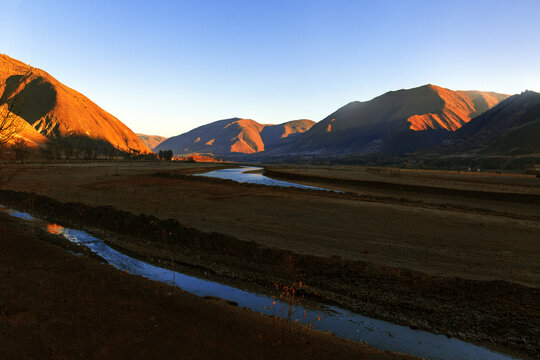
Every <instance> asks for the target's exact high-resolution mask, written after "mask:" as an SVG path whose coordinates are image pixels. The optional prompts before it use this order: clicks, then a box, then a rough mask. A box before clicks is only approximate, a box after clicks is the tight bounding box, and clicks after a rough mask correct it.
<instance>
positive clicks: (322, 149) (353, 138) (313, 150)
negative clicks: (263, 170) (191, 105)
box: [156, 84, 508, 159]
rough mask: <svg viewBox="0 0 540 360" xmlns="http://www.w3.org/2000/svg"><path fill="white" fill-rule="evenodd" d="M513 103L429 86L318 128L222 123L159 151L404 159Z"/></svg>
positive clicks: (395, 94) (303, 123)
mask: <svg viewBox="0 0 540 360" xmlns="http://www.w3.org/2000/svg"><path fill="white" fill-rule="evenodd" d="M507 97H508V95H505V94H498V93H494V92H482V91H452V90H449V89H445V88H442V87H439V86H435V85H431V84H428V85H424V86H420V87H417V88H413V89H404V90H398V91H390V92H388V93H386V94H383V95H381V96H378V97H376V98H374V99H372V100H370V101H365V102H359V101H355V102H352V103H349V104H347V105H345V106H343V107H342V108H340V109H338V110H336V111H335V112H333V113H332V114H330V115H328V116H327V117H326V118H324V119H323V120H321V121H320V122H318V123H314V122H312V121H308V120H296V121H292V122H288V123H285V124H281V125H271V126H269V125H261V124H259V123H257V122H255V121H253V120H250V119H240V118H233V119H227V120H220V121H216V122H213V123H210V124H207V125H203V126H201V127H198V128H196V129H194V130H191V131H189V132H187V133H185V134H181V135H179V136H175V137H172V138H170V139H168V140H167V141H164V142H163V143H161V144H160V145H159V146H158V147H157V148H156V149H158V150H166V149H169V150H173V152H174V153H175V154H178V155H183V154H190V153H205V154H208V153H211V154H214V155H217V156H221V157H231V156H236V157H238V155H240V154H250V156H249V158H250V159H254V155H257V156H258V157H261V158H271V157H277V158H279V157H281V156H286V155H290V154H299V155H311V156H329V155H343V154H345V155H346V154H371V153H383V154H401V153H405V152H411V151H417V150H420V149H424V148H428V147H431V146H434V145H438V144H439V143H440V142H441V141H442V140H444V139H446V138H447V137H448V136H449V134H450V133H452V132H454V131H456V130H457V129H459V128H461V127H462V126H463V125H464V124H467V123H468V122H469V121H470V120H471V119H472V118H474V117H475V116H478V115H480V114H482V113H484V112H485V111H487V110H489V109H490V108H492V107H493V106H495V105H497V104H498V103H499V102H500V101H502V100H504V99H506V98H507Z"/></svg>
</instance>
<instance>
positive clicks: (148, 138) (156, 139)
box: [135, 134, 168, 150]
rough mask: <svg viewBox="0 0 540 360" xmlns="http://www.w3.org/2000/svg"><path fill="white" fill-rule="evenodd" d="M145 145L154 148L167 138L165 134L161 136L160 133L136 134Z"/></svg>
mask: <svg viewBox="0 0 540 360" xmlns="http://www.w3.org/2000/svg"><path fill="white" fill-rule="evenodd" d="M135 135H137V137H138V138H139V139H141V141H142V142H143V144H144V145H146V147H147V148H149V149H150V150H154V149H155V148H156V146H158V145H159V144H161V143H162V142H164V141H165V140H167V139H168V138H166V137H165V136H159V135H145V134H135Z"/></svg>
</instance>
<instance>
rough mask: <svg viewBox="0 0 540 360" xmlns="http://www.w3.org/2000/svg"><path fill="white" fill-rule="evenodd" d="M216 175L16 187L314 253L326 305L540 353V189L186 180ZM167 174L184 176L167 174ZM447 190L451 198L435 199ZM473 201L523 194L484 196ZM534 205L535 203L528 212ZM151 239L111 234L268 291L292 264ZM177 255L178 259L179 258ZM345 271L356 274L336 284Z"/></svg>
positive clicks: (134, 169) (398, 178)
mask: <svg viewBox="0 0 540 360" xmlns="http://www.w3.org/2000/svg"><path fill="white" fill-rule="evenodd" d="M216 166H219V167H223V166H224V165H210V164H169V163H137V162H133V163H95V164H49V165H39V164H35V165H26V166H24V167H23V168H24V172H21V173H20V174H19V175H18V176H17V178H16V180H15V181H14V182H13V183H12V184H11V185H10V187H11V188H12V189H14V190H24V191H34V192H36V193H40V194H43V195H47V196H50V197H53V198H55V199H58V200H60V201H64V202H66V201H80V202H83V203H87V204H90V205H112V206H113V207H114V208H117V209H120V210H125V211H130V212H132V213H134V214H141V213H143V214H151V215H154V216H156V217H157V218H160V219H168V218H173V219H177V220H178V221H179V222H180V223H181V224H183V225H187V226H190V227H194V228H196V229H199V230H202V231H204V232H214V231H215V232H218V233H221V234H225V235H230V236H234V237H235V238H237V239H239V240H247V241H254V242H256V243H257V244H261V245H264V246H267V247H271V248H277V249H284V250H288V251H291V252H292V254H294V256H295V257H296V258H297V259H300V260H301V259H302V256H304V258H305V259H307V258H308V257H307V256H314V257H315V258H313V259H314V260H313V261H315V262H316V261H323V262H322V263H321V264H324V266H321V267H320V268H321V269H323V270H325V271H327V273H326V274H322V273H321V274H319V273H316V271H315V270H310V269H311V267H310V266H309V264H304V265H301V266H300V265H299V266H300V267H301V270H303V271H304V273H303V274H304V276H305V277H306V278H309V279H310V280H309V282H308V284H309V285H315V286H317V287H319V289H322V290H323V291H321V293H320V294H319V296H320V297H322V298H326V299H327V300H332V301H336V302H338V303H341V304H342V305H343V304H345V305H347V304H348V305H349V307H351V308H353V309H356V310H359V311H362V312H364V313H366V314H367V315H373V316H376V317H381V318H386V319H389V320H392V321H395V322H399V323H403V324H408V325H414V326H418V327H421V328H426V329H430V330H433V331H437V332H445V333H447V334H451V335H454V336H460V337H462V338H465V339H468V340H471V341H477V342H480V343H483V344H486V343H487V344H488V345H490V346H492V347H496V348H498V347H502V348H503V349H504V350H505V351H509V352H514V353H517V354H520V355H522V356H533V355H531V354H535V352H537V351H538V348H537V347H534V346H532V347H531V344H533V343H534V342H535V341H536V340H535V339H537V338H538V333H537V331H536V332H535V330H534V329H538V328H539V327H538V326H537V325H538V314H539V313H540V309H539V308H538V303H539V302H538V301H537V300H539V299H538V294H537V289H538V288H539V287H540V275H539V274H540V256H539V255H538V254H540V248H539V247H540V242H539V239H540V236H539V234H540V220H539V218H538V214H540V203H538V202H535V199H536V197H535V196H537V195H538V188H537V187H536V186H535V182H536V181H538V180H540V179H536V178H531V177H526V176H514V175H510V176H503V175H502V174H494V175H491V174H482V175H478V174H475V175H472V174H457V173H444V172H426V171H422V172H414V171H411V170H407V171H401V170H397V169H387V168H363V167H330V168H319V167H310V168H302V169H297V168H283V167H279V168H276V167H273V168H270V169H269V171H274V174H275V175H278V176H279V175H280V174H281V176H283V177H285V178H286V177H288V176H291V174H292V175H302V176H304V178H303V179H302V180H299V181H301V182H305V183H307V184H310V185H319V186H326V187H332V188H335V189H338V190H343V191H352V192H357V193H362V194H364V196H362V197H358V196H357V195H354V194H350V193H344V194H336V193H330V192H317V191H304V190H294V189H282V188H279V189H276V188H267V187H262V186H249V185H241V184H235V183H230V182H223V181H214V180H211V179H204V178H203V179H201V178H195V179H193V178H186V177H185V176H184V174H189V173H193V172H197V171H203V170H207V169H212V168H216ZM158 171H159V172H161V173H167V174H172V175H173V176H172V177H163V176H155V175H154V174H155V173H156V172H158ZM175 176H176V177H175ZM343 179H345V180H352V181H350V182H341V180H343ZM468 179H470V181H468ZM338 180H339V181H338ZM366 181H367V182H369V183H366ZM371 183H378V184H379V183H391V184H393V186H392V187H386V185H384V186H372V185H371ZM396 186H397V187H396ZM407 186H409V187H407ZM410 186H414V187H410ZM417 187H420V188H423V190H424V191H417V190H415V189H417ZM501 187H504V189H503V188H501ZM439 188H443V189H445V191H443V192H442V193H440V192H433V189H439ZM464 190H467V191H480V190H481V191H482V192H483V193H495V194H496V193H499V192H504V193H506V194H508V196H509V197H508V198H507V197H503V198H497V197H495V198H490V197H489V196H488V197H487V198H486V199H482V198H475V197H472V198H471V197H469V196H467V195H466V194H468V193H463V192H462V191H464ZM456 191H457V192H456ZM463 194H465V195H463ZM513 194H515V199H514V197H513V196H514V195H513ZM505 196H506V195H505ZM520 196H521V197H523V196H525V199H526V200H527V201H528V202H527V203H521V202H520V201H516V199H522V198H521V197H520ZM148 240H150V239H146V240H143V239H141V240H140V241H139V240H136V238H134V237H133V236H127V237H123V236H118V237H115V236H111V237H110V241H113V242H114V245H115V246H117V247H119V248H122V249H124V250H126V251H128V252H130V253H132V254H134V255H138V256H140V257H142V258H145V259H146V260H148V261H154V262H157V263H160V261H161V264H162V265H164V266H170V265H167V264H171V263H172V262H174V263H175V264H191V265H190V266H195V267H198V268H204V269H208V271H209V272H210V273H211V274H214V275H213V276H215V277H218V278H220V280H223V281H226V282H227V281H228V282H234V281H235V280H233V279H237V280H236V281H238V282H240V285H242V286H244V285H245V284H246V283H248V284H251V286H256V287H257V286H259V287H260V286H265V285H264V284H267V283H272V282H273V281H275V279H272V278H271V277H272V273H273V272H274V273H275V274H277V275H276V276H279V271H280V270H279V266H276V267H272V265H271V264H266V263H265V260H264V257H261V258H256V259H254V261H257V264H256V266H255V264H251V263H249V256H248V257H245V256H244V257H235V256H233V255H231V254H229V253H228V252H227V250H223V251H224V252H223V251H222V252H221V253H219V254H218V253H215V254H214V253H212V252H206V253H205V252H204V251H202V252H200V251H199V252H196V253H193V256H189V255H182V254H186V252H185V251H184V250H185V249H183V248H182V246H179V247H178V248H174V247H172V248H165V246H163V245H160V244H159V242H156V243H154V242H148ZM149 244H150V245H149ZM171 249H172V250H171ZM171 252H174V253H175V254H177V255H176V256H175V257H174V258H173V259H172V260H171V255H170V254H171ZM195 255H196V256H195ZM332 256H334V258H331V257H332ZM316 258H317V259H329V260H328V261H327V260H316ZM325 261H326V262H325ZM334 262H335V264H334ZM349 262H350V263H349ZM339 264H341V265H340V266H341V268H342V269H344V268H347V266H350V271H347V272H343V271H342V272H341V273H339V274H338V273H335V274H334V267H335V266H334V265H336V266H337V265H339ZM344 264H349V265H344ZM278 265H279V264H278ZM400 269H401V270H400ZM182 270H183V269H182ZM400 271H401V272H400ZM410 271H412V272H411V273H409V272H410ZM417 272H418V273H417ZM310 276H311V278H310ZM227 278H228V280H227ZM465 279H467V280H465ZM492 280H497V281H495V282H493V281H492ZM501 280H503V281H504V282H500V281H501ZM242 282H244V283H242ZM396 294H397V295H396ZM517 294H522V295H519V296H518V295H517ZM454 297H455V298H454ZM411 304H415V305H414V306H413V307H411ZM449 309H451V310H450V311H449ZM434 314H436V315H434ZM516 319H520V320H519V321H518V320H516ZM525 324H526V325H525ZM522 325H523V326H522ZM520 332H521V334H519V333H520ZM525 332H527V334H526V335H524V334H525ZM520 336H525V338H526V339H527V343H526V344H523V343H521V338H520ZM490 339H491V340H490ZM490 342H495V343H491V344H489V343H490Z"/></svg>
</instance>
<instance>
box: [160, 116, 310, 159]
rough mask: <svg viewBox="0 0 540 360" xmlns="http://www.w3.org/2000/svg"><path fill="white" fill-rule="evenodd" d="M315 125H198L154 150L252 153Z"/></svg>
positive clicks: (244, 122) (297, 122)
mask: <svg viewBox="0 0 540 360" xmlns="http://www.w3.org/2000/svg"><path fill="white" fill-rule="evenodd" d="M313 124H315V122H313V121H311V120H294V121H289V122H286V123H283V124H279V125H263V124H259V123H258V122H256V121H254V120H251V119H241V118H232V119H226V120H219V121H215V122H213V123H210V124H207V125H203V126H200V127H198V128H196V129H193V130H191V131H189V132H187V133H185V134H181V135H178V136H174V137H171V138H169V139H167V140H165V141H164V142H162V143H161V144H159V145H158V146H157V147H156V149H155V150H156V151H159V150H172V151H173V152H174V154H175V155H188V154H195V153H198V154H214V155H218V156H227V155H230V154H254V153H260V152H263V151H267V150H269V149H273V148H276V147H278V146H280V145H281V144H283V143H285V142H288V141H290V140H291V139H292V138H294V136H296V135H298V134H301V133H303V132H305V131H307V130H309V129H310V128H311V127H312V126H313Z"/></svg>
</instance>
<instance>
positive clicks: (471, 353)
mask: <svg viewBox="0 0 540 360" xmlns="http://www.w3.org/2000/svg"><path fill="white" fill-rule="evenodd" d="M244 170H245V169H244ZM220 171H221V170H220ZM280 186H283V185H280ZM0 211H1V212H4V213H9V214H10V215H11V216H14V217H16V218H19V219H21V220H22V221H26V222H31V223H33V225H34V226H38V227H42V228H44V229H46V230H47V231H49V232H50V233H53V234H56V235H59V236H63V237H64V238H66V239H67V240H69V241H71V242H73V243H76V244H78V245H80V246H85V247H87V248H88V249H90V250H91V251H92V252H93V253H95V254H97V255H99V256H100V257H101V258H102V259H104V261H106V262H108V263H109V264H111V265H113V266H114V267H116V268H117V269H119V270H122V271H128V272H129V273H131V274H133V275H139V276H142V277H145V278H148V279H151V280H155V281H160V282H163V283H167V284H170V285H173V286H177V287H180V288H182V289H183V290H185V291H188V292H190V293H193V294H195V295H198V296H201V297H202V296H215V297H220V298H223V299H226V300H229V301H234V302H236V303H237V304H238V306H240V307H248V308H250V309H252V310H254V311H257V312H260V313H263V314H267V315H277V316H281V315H282V314H286V313H287V311H286V309H287V306H288V305H287V304H284V303H280V302H276V305H275V306H274V305H273V301H274V299H273V298H272V297H270V296H266V295H262V294H257V293H253V292H248V291H245V290H242V289H238V288H235V287H232V286H228V285H224V284H221V283H218V282H214V281H208V280H204V279H200V278H197V277H193V276H187V275H185V274H182V273H179V272H174V271H171V270H167V269H164V268H160V267H157V266H154V265H151V264H148V263H146V262H143V261H140V260H137V259H135V258H132V257H130V256H127V255H125V254H123V253H121V252H119V251H116V250H114V249H113V248H111V247H110V246H108V245H107V244H105V243H104V242H103V241H102V240H100V239H98V238H96V237H94V236H92V235H90V234H88V233H86V232H84V231H81V230H75V229H70V228H65V227H61V226H58V225H55V224H51V223H47V222H46V221H44V220H41V219H38V218H36V217H33V216H31V215H29V214H27V213H23V212H19V211H15V210H11V209H8V208H4V207H0ZM74 255H78V254H74ZM295 319H298V320H299V321H300V322H301V323H305V324H309V323H313V324H314V326H315V327H316V328H318V329H319V330H323V331H332V332H333V333H334V334H336V335H337V336H339V337H342V338H346V339H350V340H354V341H357V340H361V341H363V342H366V343H368V344H370V345H372V346H373V347H375V348H378V349H382V350H390V351H395V352H401V353H408V354H412V355H416V356H421V357H426V358H429V359H447V360H458V359H475V360H481V359H486V360H488V359H489V360H503V359H515V358H513V357H510V356H507V355H503V354H500V353H496V352H494V351H491V350H489V349H486V348H484V347H481V346H476V345H473V344H469V343H466V342H464V341H461V340H458V339H454V338H448V337H446V336H444V335H435V334H431V333H429V332H425V331H418V330H412V329H411V328H409V327H405V326H399V325H395V324H392V323H389V322H386V321H381V320H376V319H371V318H368V317H365V316H362V315H360V314H357V313H353V312H350V311H347V310H344V309H341V308H338V307H335V306H325V305H322V304H319V305H317V306H316V307H313V308H312V307H309V308H308V307H304V306H299V307H297V308H296V311H295V312H294V315H293V320H295Z"/></svg>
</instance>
